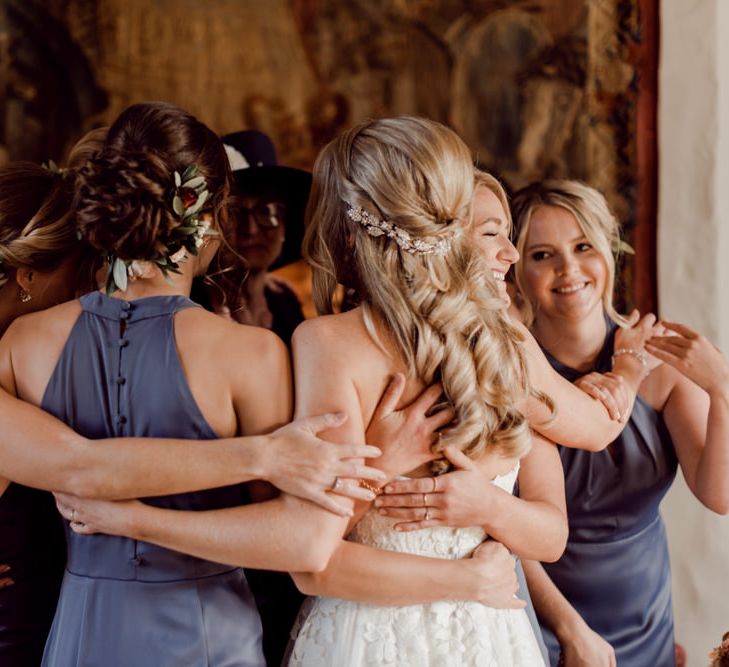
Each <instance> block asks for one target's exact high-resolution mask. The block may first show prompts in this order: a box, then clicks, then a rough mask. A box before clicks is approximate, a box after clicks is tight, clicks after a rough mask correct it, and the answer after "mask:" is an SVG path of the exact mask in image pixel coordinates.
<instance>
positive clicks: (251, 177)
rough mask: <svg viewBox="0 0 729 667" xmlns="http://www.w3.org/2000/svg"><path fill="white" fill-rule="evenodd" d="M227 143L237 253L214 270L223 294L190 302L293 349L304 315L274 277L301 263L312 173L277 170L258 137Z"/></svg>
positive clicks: (248, 133) (249, 134)
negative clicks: (284, 268) (271, 335)
mask: <svg viewBox="0 0 729 667" xmlns="http://www.w3.org/2000/svg"><path fill="white" fill-rule="evenodd" d="M223 143H224V144H225V149H226V153H227V154H228V159H229V161H230V165H231V169H232V171H233V177H234V179H235V183H236V186H237V193H236V198H235V203H234V205H233V216H234V218H235V219H236V221H237V224H236V233H235V240H234V244H233V251H234V252H230V251H228V252H225V251H223V252H222V253H221V255H220V257H219V258H218V261H217V267H216V268H214V269H213V271H216V270H217V271H219V272H220V274H221V280H217V279H216V282H217V283H218V284H220V285H221V286H222V289H221V288H219V287H216V286H214V285H209V286H208V289H207V290H205V289H204V288H202V286H198V288H197V290H196V291H195V292H194V295H193V298H196V300H198V301H199V302H201V303H203V304H204V305H209V307H210V308H211V309H212V310H215V311H216V312H218V313H220V314H223V315H226V316H229V317H231V318H232V319H234V320H235V321H236V322H240V323H241V324H250V325H254V326H260V327H264V328H266V329H270V330H271V331H273V332H274V333H276V334H277V335H278V336H279V337H280V338H281V339H282V340H283V341H284V342H285V343H286V344H287V345H288V344H289V343H290V341H291V336H292V334H293V332H294V329H295V328H296V327H297V326H298V325H299V324H300V323H301V322H303V320H304V314H303V312H302V310H301V304H300V303H299V299H298V297H297V296H296V294H295V292H294V291H293V290H292V289H291V288H290V287H289V286H288V285H287V284H286V283H284V282H283V281H281V280H278V279H276V278H274V277H273V276H272V275H271V274H270V273H269V271H270V270H271V269H274V268H278V267H280V266H285V265H286V264H290V263H291V262H294V261H296V260H297V259H299V258H300V256H301V254H300V247H301V240H302V237H303V233H304V223H303V220H304V209H305V207H306V200H307V199H308V196H309V190H310V188H311V174H309V173H308V172H305V171H302V170H300V169H295V168H293V167H284V166H281V165H279V164H278V161H277V159H276V151H275V149H274V146H273V144H272V143H271V140H270V139H269V138H268V136H267V135H265V134H263V133H262V132H259V131H257V130H244V131H242V132H234V133H233V134H228V135H225V136H224V137H223ZM201 288H202V289H201Z"/></svg>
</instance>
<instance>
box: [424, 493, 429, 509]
mask: <svg viewBox="0 0 729 667" xmlns="http://www.w3.org/2000/svg"><path fill="white" fill-rule="evenodd" d="M427 505H428V494H427V493H424V494H423V507H427Z"/></svg>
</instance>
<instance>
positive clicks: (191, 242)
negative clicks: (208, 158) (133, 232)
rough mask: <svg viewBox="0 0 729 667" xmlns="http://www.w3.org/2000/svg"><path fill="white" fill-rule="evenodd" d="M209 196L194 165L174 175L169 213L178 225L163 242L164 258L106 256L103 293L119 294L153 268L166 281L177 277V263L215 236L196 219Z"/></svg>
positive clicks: (146, 275)
mask: <svg viewBox="0 0 729 667" xmlns="http://www.w3.org/2000/svg"><path fill="white" fill-rule="evenodd" d="M209 196H210V193H209V192H208V189H207V183H206V182H205V177H204V176H200V175H199V174H198V169H197V165H194V164H191V165H190V166H189V167H188V168H187V169H185V171H184V172H183V173H182V175H180V173H179V172H177V171H176V172H175V188H174V193H173V195H172V211H173V212H174V214H175V215H176V216H177V217H178V218H179V219H180V223H181V224H180V225H179V227H175V229H173V230H172V238H171V239H170V240H169V241H168V242H167V251H168V252H167V254H166V255H164V256H162V257H155V258H152V259H149V260H143V259H134V260H126V259H121V258H119V257H116V256H115V255H113V254H111V253H110V254H108V255H107V257H106V261H107V263H108V265H109V270H108V273H107V277H106V293H107V294H109V295H111V294H113V293H114V292H115V291H116V290H121V291H122V292H123V291H125V290H126V289H127V285H128V284H129V281H130V280H136V279H137V278H149V277H151V276H152V275H154V267H155V266H157V267H158V268H159V269H160V271H162V275H163V276H164V277H165V278H168V279H169V274H170V273H180V262H184V261H185V260H186V259H187V256H188V255H197V251H198V249H199V248H200V247H201V246H202V245H203V244H204V243H205V237H206V236H216V235H217V232H216V231H215V230H213V229H210V221H209V220H204V219H202V218H200V211H201V210H202V208H203V206H204V204H205V202H206V201H207V200H208V197H209Z"/></svg>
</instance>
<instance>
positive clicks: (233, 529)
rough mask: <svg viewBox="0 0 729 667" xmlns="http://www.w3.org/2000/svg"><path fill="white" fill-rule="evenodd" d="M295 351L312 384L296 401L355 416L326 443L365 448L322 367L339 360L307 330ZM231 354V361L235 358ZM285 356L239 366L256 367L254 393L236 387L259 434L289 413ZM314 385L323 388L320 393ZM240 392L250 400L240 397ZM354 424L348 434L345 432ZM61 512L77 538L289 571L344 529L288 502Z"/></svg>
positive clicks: (83, 504) (69, 506)
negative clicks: (130, 542)
mask: <svg viewBox="0 0 729 667" xmlns="http://www.w3.org/2000/svg"><path fill="white" fill-rule="evenodd" d="M302 326H304V325H302ZM297 341H298V342H297ZM300 345H304V347H308V348H309V349H308V350H307V351H306V352H303V353H301V355H300V357H301V361H300V362H299V364H297V368H299V367H300V368H301V371H302V376H303V377H305V378H312V380H311V381H312V383H313V384H312V385H311V386H309V385H305V386H304V388H303V390H302V391H300V392H299V394H300V396H307V395H308V394H307V390H309V391H310V392H311V395H312V396H313V397H314V398H313V400H312V401H311V403H312V404H313V405H319V404H322V405H323V404H329V405H332V406H333V409H334V411H336V412H345V411H346V412H349V413H351V414H353V415H354V419H353V418H351V417H350V419H349V420H348V421H347V422H346V423H344V425H342V422H340V424H338V425H337V426H335V427H334V428H330V429H329V430H328V431H327V437H328V438H329V439H330V440H333V441H336V442H342V443H343V442H344V441H345V439H346V438H348V437H350V436H354V437H355V438H356V439H358V440H359V441H362V440H364V428H363V427H362V424H361V419H360V420H359V422H358V421H357V418H356V417H357V414H358V412H359V411H358V409H355V407H356V406H357V403H356V401H357V398H356V393H355V392H354V390H353V388H352V390H351V391H349V390H348V389H347V387H346V386H345V387H342V383H341V378H336V377H335V375H336V368H334V369H330V368H328V367H327V364H333V365H335V366H336V365H338V364H339V361H340V360H337V359H336V357H333V356H332V355H331V354H330V352H329V350H327V352H326V353H325V351H324V349H323V348H322V347H321V346H319V345H318V339H317V337H316V336H314V337H313V338H312V336H311V333H310V332H309V331H308V329H307V331H306V332H305V333H304V335H300V334H297V335H295V337H294V350H295V351H296V350H297V347H298V346H300ZM229 353H230V354H233V353H234V350H230V351H229ZM287 354H288V353H287V352H286V350H285V348H283V347H282V346H280V345H279V344H278V343H276V344H272V346H271V348H270V349H269V350H268V352H267V354H262V353H259V354H257V355H256V356H255V358H246V359H245V361H246V363H248V364H249V366H251V365H260V368H259V369H258V370H256V368H255V367H254V368H252V369H251V371H252V374H253V375H255V376H256V377H259V378H260V382H258V383H257V384H256V386H255V387H251V386H250V385H249V384H245V385H243V386H240V387H237V391H239V392H243V394H242V395H241V405H242V406H245V410H246V411H247V412H246V414H247V415H253V414H254V413H255V414H256V415H258V417H257V418H256V419H257V421H256V427H257V428H262V429H263V428H266V425H267V424H272V425H275V424H277V423H280V422H281V421H282V420H284V419H285V416H284V415H283V411H285V410H287V409H288V405H289V403H288V400H287V399H286V397H285V396H281V395H279V392H280V389H281V387H285V386H286V383H287V380H286V376H287V374H288V372H289V369H288V357H287ZM248 357H251V355H248ZM323 357H324V358H323ZM229 361H230V360H228V362H229ZM330 370H331V372H328V371H330ZM314 378H320V379H321V380H322V386H321V388H320V389H319V390H317V384H316V380H315V379H314ZM328 382H333V383H334V384H333V385H330V384H328ZM245 392H250V393H249V394H248V395H247V396H246V395H245ZM236 400H237V399H236ZM308 408H309V403H307V401H306V400H305V399H300V402H299V405H298V406H297V409H298V410H299V411H305V410H307V409H308ZM313 409H316V407H313ZM251 418H252V417H251ZM352 421H354V422H355V424H354V426H353V427H352V426H349V427H347V424H349V423H350V422H352ZM351 465H352V469H351V471H350V472H351V473H352V474H353V475H354V476H359V474H358V473H359V468H360V467H361V463H357V462H356V461H355V462H352V463H351ZM339 502H340V503H341V504H343V505H345V506H346V509H347V511H349V512H351V507H352V501H351V500H349V499H347V498H340V499H339ZM59 509H60V510H61V512H62V514H63V515H64V516H65V517H67V518H71V519H72V520H73V521H74V523H72V526H73V527H74V530H77V532H80V533H87V532H105V533H110V534H115V535H124V536H126V537H132V538H136V539H141V540H145V541H147V542H152V543H154V544H159V545H161V546H164V547H167V548H169V549H174V550H176V551H182V552H184V553H189V554H192V555H194V556H198V557H200V558H205V559H207V560H212V561H216V562H221V563H229V564H231V565H239V566H244V567H253V568H265V569H272V570H289V571H298V570H301V571H318V570H321V569H323V568H324V567H325V566H326V564H327V562H328V560H329V558H330V557H331V555H332V553H333V552H334V550H335V549H336V548H337V547H338V546H339V543H340V541H341V538H342V535H343V532H344V530H345V528H346V523H347V519H346V518H345V517H343V516H339V515H335V514H334V513H332V512H328V511H326V510H324V509H322V508H321V507H318V506H316V505H313V504H312V503H308V502H306V501H301V500H299V499H297V498H293V497H291V496H288V495H286V494H283V495H282V496H280V497H278V498H276V499H274V500H270V501H268V502H264V503H257V504H255V505H249V506H246V507H235V508H230V509H223V510H215V511H207V512H179V511H173V510H163V509H159V508H155V507H150V506H147V505H143V504H141V503H137V502H134V501H132V502H125V503H109V502H106V501H85V500H80V499H74V498H68V497H64V496H60V497H59ZM80 524H82V525H80Z"/></svg>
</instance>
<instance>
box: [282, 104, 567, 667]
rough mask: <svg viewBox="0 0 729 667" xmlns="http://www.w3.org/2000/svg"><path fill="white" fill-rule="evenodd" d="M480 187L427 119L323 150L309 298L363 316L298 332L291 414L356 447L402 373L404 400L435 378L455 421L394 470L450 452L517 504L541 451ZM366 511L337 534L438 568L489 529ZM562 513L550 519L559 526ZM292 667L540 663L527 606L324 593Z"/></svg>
mask: <svg viewBox="0 0 729 667" xmlns="http://www.w3.org/2000/svg"><path fill="white" fill-rule="evenodd" d="M473 184H474V177H473V164H472V161H471V155H470V152H469V150H468V148H467V147H466V146H465V144H464V143H463V142H462V141H461V140H460V139H459V138H458V136H457V135H456V134H455V133H454V132H453V131H451V130H450V129H448V128H446V127H445V126H443V125H440V124H439V123H435V122H433V121H428V120H424V119H419V118H410V117H401V118H393V119H382V120H377V121H371V122H368V123H364V124H362V125H359V126H357V127H355V128H353V129H351V130H350V131H348V132H346V133H344V134H343V135H341V136H340V137H339V138H338V139H335V140H334V141H333V142H332V143H330V144H329V145H328V146H327V147H326V148H325V149H324V150H323V152H322V154H321V155H320V156H319V158H318V160H317V162H316V165H315V167H314V184H313V189H312V193H311V199H310V202H309V210H308V217H309V226H308V230H307V235H306V237H305V240H304V251H305V254H306V256H307V257H308V259H309V261H310V262H311V264H312V266H313V270H314V298H315V302H316V304H317V306H318V308H319V309H320V311H322V312H324V313H332V312H333V296H334V292H335V288H336V284H337V282H347V283H349V284H350V285H352V286H354V287H355V288H356V289H357V291H358V292H359V294H360V296H361V298H362V305H361V306H360V307H359V308H356V309H354V310H352V311H350V312H347V313H342V314H334V315H332V314H330V315H328V316H323V317H319V318H316V319H315V320H310V321H308V322H306V323H304V324H303V325H301V326H300V327H299V329H298V330H297V332H296V333H295V335H294V339H293V349H294V358H295V368H296V376H297V411H298V412H299V413H301V414H308V413H309V412H311V411H312V410H316V409H319V408H320V407H323V406H325V405H327V406H334V405H336V406H337V409H339V410H342V411H346V412H347V413H348V414H349V420H348V424H349V426H346V427H343V428H340V429H337V430H333V431H330V432H329V436H330V437H331V438H332V439H334V440H341V441H346V439H348V438H351V437H353V436H354V434H355V433H362V432H363V430H364V428H365V426H366V425H367V424H368V423H369V421H370V419H371V417H372V415H373V411H374V409H375V406H376V403H377V401H376V397H377V396H379V393H381V392H382V390H383V389H384V387H385V385H386V384H387V382H388V379H389V378H390V377H391V375H392V374H394V373H403V374H405V375H406V378H407V380H406V387H405V391H404V393H403V398H404V399H406V400H411V399H412V397H413V396H415V395H416V394H417V393H418V392H419V391H421V390H422V388H423V387H424V386H426V385H428V384H431V383H434V382H439V383H440V384H441V386H442V389H443V400H444V402H445V403H447V404H448V405H449V406H450V407H451V409H452V411H453V414H454V419H453V421H452V422H451V424H450V425H448V426H446V427H445V428H444V429H442V431H441V437H440V439H439V442H438V443H436V444H435V445H434V447H433V454H432V455H430V456H428V457H427V458H433V456H435V459H436V460H435V461H433V462H432V463H431V464H430V467H429V466H428V461H425V460H423V462H422V463H421V465H419V466H418V467H417V468H416V469H415V470H400V471H397V472H399V473H403V472H407V473H408V474H409V475H411V476H424V475H428V474H429V473H430V470H431V467H432V466H435V467H436V468H437V470H438V471H445V470H446V469H448V467H449V465H450V463H449V459H448V458H445V457H444V452H448V453H450V456H453V455H454V454H453V451H454V450H455V451H456V453H457V454H464V455H467V456H468V457H470V458H471V459H474V460H476V461H478V462H479V463H480V465H483V466H484V467H486V468H487V469H488V470H489V472H490V477H489V478H490V479H493V481H494V484H496V485H498V486H499V487H501V488H503V489H504V490H505V491H508V492H511V489H512V488H513V485H514V482H515V479H516V475H517V472H518V461H519V459H520V458H521V457H522V456H523V455H524V454H525V453H526V452H527V451H528V450H529V448H530V444H531V440H530V434H529V425H528V423H527V420H526V418H525V416H524V414H523V412H522V411H521V409H520V407H519V406H520V405H524V403H525V400H526V397H527V396H528V395H529V393H530V389H529V379H528V376H527V364H526V357H525V352H524V349H523V347H522V342H523V336H522V334H521V333H520V331H519V330H518V328H517V327H516V326H515V325H514V324H512V323H511V321H510V320H509V318H508V316H507V312H506V304H505V302H504V300H503V298H502V297H501V296H500V294H499V290H498V287H497V286H496V284H495V279H494V277H493V276H492V275H491V274H490V273H489V271H488V268H487V266H486V264H485V263H484V262H483V261H482V260H481V258H480V255H479V254H478V252H477V251H476V250H475V248H474V246H473V244H472V243H471V242H470V241H469V239H468V237H467V235H466V227H467V225H468V223H469V220H470V208H471V200H472V197H473ZM378 392H379V393H378ZM325 437H327V436H325ZM388 472H389V473H390V475H392V472H393V470H389V471H388ZM433 479H434V481H433V491H437V479H436V478H433ZM427 495H428V494H423V505H424V507H425V518H426V519H427V518H428V517H427V514H428V509H427ZM357 509H360V510H361V511H360V512H357V514H359V516H360V519H359V521H358V522H356V523H355V520H354V519H353V520H352V523H353V524H354V525H351V524H350V526H349V527H347V526H345V522H342V521H338V520H337V519H336V518H333V520H332V521H331V525H332V528H333V530H335V531H336V534H337V537H338V536H340V535H341V534H342V531H345V532H346V531H347V530H349V531H350V532H349V536H348V539H349V540H351V541H354V542H359V543H362V544H367V545H370V546H376V547H379V548H382V549H388V550H392V551H400V552H407V553H411V554H419V555H423V556H429V557H434V558H464V557H467V556H468V555H469V554H471V552H473V551H474V549H476V548H477V547H478V546H479V545H480V544H481V542H482V541H483V540H484V539H485V533H484V530H483V529H482V528H480V527H473V528H461V529H451V528H445V527H437V528H428V529H424V530H422V531H417V532H412V533H406V532H401V531H398V530H396V529H395V528H394V523H395V522H394V520H393V519H391V518H388V517H385V516H382V515H381V514H380V513H378V512H376V511H375V510H370V511H365V510H366V509H367V508H357ZM560 512H561V508H553V507H550V508H548V509H546V510H545V514H549V515H550V517H549V518H550V519H553V518H554V514H555V513H556V514H558V515H559V516H557V518H556V523H557V524H558V525H561V526H564V524H565V518H564V514H563V513H561V514H560ZM565 538H566V533H565V531H564V529H562V530H556V531H555V533H554V537H553V542H556V543H557V544H556V547H555V545H554V544H552V545H551V547H552V548H553V549H554V550H556V552H557V553H559V552H560V551H561V548H562V547H563V545H564V539H565ZM560 545H561V546H560ZM552 557H554V556H552ZM295 578H296V575H295ZM463 636H468V637H469V639H468V641H466V642H461V640H460V638H461V637H463ZM289 664H290V665H312V666H313V665H322V664H336V665H385V664H398V665H402V664H409V665H442V664H459V665H460V664H463V665H481V664H499V665H525V666H526V665H535V664H541V655H540V653H539V649H538V647H537V643H536V640H535V637H534V634H533V632H532V630H531V627H530V625H529V621H528V619H527V616H526V614H525V612H524V610H523V609H493V608H490V607H487V606H485V605H483V604H481V603H480V602H468V601H448V602H441V603H438V604H423V605H417V606H403V607H394V606H374V605H365V604H360V603H356V602H351V601H345V600H341V599H337V598H325V597H321V598H313V599H311V601H310V602H309V603H308V605H307V606H306V607H305V609H304V611H303V612H302V617H301V619H300V627H299V629H298V637H297V639H296V641H295V643H294V645H293V647H292V650H291V655H290V662H289Z"/></svg>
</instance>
